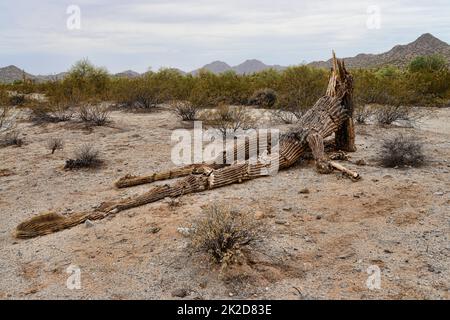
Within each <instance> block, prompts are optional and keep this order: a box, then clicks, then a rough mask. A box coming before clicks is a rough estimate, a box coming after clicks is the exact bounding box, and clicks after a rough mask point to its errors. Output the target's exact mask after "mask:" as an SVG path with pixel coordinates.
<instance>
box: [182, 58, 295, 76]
mask: <svg viewBox="0 0 450 320" xmlns="http://www.w3.org/2000/svg"><path fill="white" fill-rule="evenodd" d="M286 68H287V67H283V66H279V65H273V66H270V65H266V64H264V63H263V62H261V61H259V60H255V59H252V60H247V61H245V62H243V63H241V64H239V65H237V66H234V67H232V66H230V65H228V64H227V63H225V62H222V61H214V62H212V63H210V64H207V65H205V66H203V67H202V68H200V69H197V70H194V71H191V72H190V73H191V74H193V75H195V74H197V73H199V72H200V71H201V70H207V71H210V72H212V73H216V74H219V73H224V72H227V71H234V72H236V73H237V74H252V73H257V72H261V71H264V70H268V69H274V70H278V71H281V70H284V69H286Z"/></svg>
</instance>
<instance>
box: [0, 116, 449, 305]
mask: <svg viewBox="0 0 450 320" xmlns="http://www.w3.org/2000/svg"><path fill="white" fill-rule="evenodd" d="M430 114H431V115H429V116H427V117H426V118H423V119H422V120H421V121H420V122H419V123H418V124H417V125H416V126H415V127H413V128H403V127H398V126H391V127H389V128H385V127H381V126H378V125H359V126H357V147H358V151H357V152H355V153H352V154H351V159H350V160H349V161H342V164H344V165H345V166H347V167H348V168H351V169H354V170H357V171H358V172H359V173H360V174H361V175H362V180H361V181H359V182H352V181H351V180H349V179H347V178H344V177H342V175H341V174H339V173H333V174H331V175H320V174H318V173H316V171H315V170H314V165H313V163H312V162H311V161H303V162H301V163H299V164H298V165H296V166H294V167H293V168H291V169H289V170H286V171H283V172H280V173H278V175H277V176H274V177H264V178H261V179H258V180H253V181H249V182H246V183H243V184H238V185H232V186H228V187H225V188H222V189H218V190H212V191H205V192H203V193H199V194H193V195H186V196H183V197H182V198H181V199H180V203H179V205H178V206H173V205H171V204H170V203H168V201H161V202H158V203H153V204H149V205H146V206H143V207H139V208H135V209H131V210H128V211H124V212H121V213H118V214H116V215H115V216H110V217H108V218H106V219H104V220H100V221H95V222H93V226H88V225H85V224H82V225H79V226H76V227H74V228H72V229H70V230H64V231H61V232H58V233H55V234H51V235H47V236H43V237H39V238H35V239H30V240H18V239H15V238H14V229H15V227H16V226H17V225H18V224H19V223H20V222H22V221H24V220H26V219H29V218H30V217H33V216H34V215H36V214H38V213H40V212H49V211H54V212H58V213H62V214H65V215H70V214H72V213H74V212H80V211H88V210H93V208H95V207H97V206H98V205H99V204H101V203H102V202H104V201H108V200H116V199H119V198H124V197H128V196H132V195H136V194H140V193H142V192H145V191H146V190H148V189H149V188H151V187H152V186H151V185H144V186H139V187H136V188H130V189H124V190H117V189H115V188H114V186H113V183H114V181H116V180H117V179H118V178H120V177H122V176H123V175H125V174H147V173H151V172H154V171H157V170H161V169H168V168H171V167H173V165H172V164H171V161H170V154H171V148H172V145H171V142H170V137H171V134H172V131H173V130H174V129H176V128H181V127H183V126H184V125H183V124H182V123H180V121H179V120H177V119H176V118H175V117H174V116H173V114H172V113H170V112H169V111H167V110H161V111H158V112H154V113H146V114H142V113H124V112H121V111H114V112H113V113H112V115H111V118H112V123H111V124H110V125H108V126H106V127H96V128H93V129H86V128H84V127H83V126H82V125H81V124H79V123H59V124H48V125H39V126H37V125H33V124H32V123H30V122H26V121H22V122H20V124H19V129H20V132H21V134H22V137H23V138H24V141H25V144H24V145H23V146H22V147H20V148H17V147H7V148H2V149H0V215H1V216H0V219H1V220H0V221H1V223H0V257H1V258H0V273H1V276H0V298H2V299H14V298H18V299H43V298H46V299H174V298H175V299H181V298H179V297H173V295H174V294H175V295H177V294H176V293H177V291H178V292H183V291H184V294H183V295H185V294H187V296H186V297H184V299H228V298H230V297H232V298H235V299H376V298H379V299H449V298H450V292H449V288H450V251H449V249H450V242H449V235H450V210H449V208H450V173H449V172H450V125H449V123H450V109H448V108H443V109H434V110H432V112H431V113H430ZM265 125H266V126H273V124H271V123H269V122H268V123H265ZM277 126H278V127H279V128H281V129H284V128H285V127H284V126H283V125H277ZM399 132H401V133H405V134H413V135H415V136H416V137H417V138H418V139H420V140H421V141H423V142H424V144H425V152H426V156H427V159H426V164H425V165H424V166H422V167H420V168H409V169H388V168H383V167H381V166H380V165H379V163H378V161H377V154H378V153H379V150H380V145H381V141H382V140H383V139H384V138H386V137H388V136H391V135H394V134H396V133H399ZM51 137H60V138H62V139H63V140H64V142H65V148H64V149H63V150H58V151H56V152H55V154H53V155H51V154H50V152H49V150H48V149H47V148H46V144H47V141H48V140H49V138H51ZM83 143H94V145H95V147H96V148H97V149H98V150H99V151H100V152H101V156H102V158H103V159H104V160H105V164H104V166H103V167H101V168H99V169H96V170H78V171H66V170H64V169H63V166H64V162H65V160H66V159H68V158H69V157H71V156H72V154H73V151H74V149H76V147H77V146H80V145H81V144H83ZM360 159H363V160H364V161H365V162H366V165H356V162H357V160H360ZM305 189H308V190H305ZM211 203H223V204H229V205H232V206H233V207H234V208H236V209H238V210H240V211H241V212H244V213H245V214H248V215H252V216H253V215H254V216H255V219H259V221H260V222H261V223H262V224H263V225H264V226H265V231H264V233H263V234H262V236H261V239H260V241H258V242H257V244H256V245H255V248H254V249H253V251H252V253H251V260H250V262H251V263H248V264H246V265H244V266H239V267H236V269H235V270H233V269H232V270H231V271H230V272H229V273H224V272H220V268H219V267H218V266H216V265H214V264H213V263H211V262H209V260H208V259H207V257H205V256H203V255H201V254H198V253H194V252H192V250H189V237H186V236H185V235H183V234H181V233H180V232H179V231H178V228H180V227H181V228H183V227H190V226H191V224H192V223H193V221H195V220H197V219H199V218H201V217H202V215H203V213H202V208H204V207H205V206H206V205H208V204H211ZM71 266H76V267H78V268H79V270H80V274H81V288H80V289H73V290H71V289H69V288H68V287H67V280H68V278H69V277H70V276H71V274H70V272H69V273H68V268H69V271H70V267H71ZM371 266H372V267H373V266H376V267H375V268H379V269H380V270H381V278H380V280H381V283H380V285H381V287H380V288H379V289H373V290H371V289H369V288H368V287H367V284H366V281H367V280H368V277H369V274H368V272H367V270H368V268H369V267H371ZM178 295H179V294H178Z"/></svg>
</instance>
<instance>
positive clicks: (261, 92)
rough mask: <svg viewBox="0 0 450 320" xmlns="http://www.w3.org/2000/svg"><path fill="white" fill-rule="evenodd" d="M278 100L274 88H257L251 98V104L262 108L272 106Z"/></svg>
mask: <svg viewBox="0 0 450 320" xmlns="http://www.w3.org/2000/svg"><path fill="white" fill-rule="evenodd" d="M276 102H277V93H276V92H275V90H273V89H269V88H265V89H258V90H256V91H255V92H254V93H253V95H252V97H251V98H250V100H249V104H251V105H255V106H258V107H261V108H272V107H273V106H274V105H275V103H276Z"/></svg>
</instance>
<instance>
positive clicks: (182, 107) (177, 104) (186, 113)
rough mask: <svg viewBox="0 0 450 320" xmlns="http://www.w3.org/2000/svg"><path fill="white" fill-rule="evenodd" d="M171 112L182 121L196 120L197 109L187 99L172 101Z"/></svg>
mask: <svg viewBox="0 0 450 320" xmlns="http://www.w3.org/2000/svg"><path fill="white" fill-rule="evenodd" d="M170 104H171V107H172V112H173V113H175V115H176V116H178V117H179V118H180V119H181V120H183V121H195V120H198V112H199V109H198V108H197V107H196V106H195V105H193V104H192V103H191V102H189V101H172V102H171V103H170Z"/></svg>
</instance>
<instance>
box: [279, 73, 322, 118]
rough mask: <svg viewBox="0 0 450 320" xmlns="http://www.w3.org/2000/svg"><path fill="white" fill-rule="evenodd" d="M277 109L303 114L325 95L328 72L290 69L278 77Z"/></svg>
mask: <svg viewBox="0 0 450 320" xmlns="http://www.w3.org/2000/svg"><path fill="white" fill-rule="evenodd" d="M279 81H280V83H279V86H278V87H277V88H274V89H275V90H277V92H278V98H279V99H278V103H277V106H278V109H281V110H285V111H290V112H298V111H300V112H304V111H305V110H308V109H309V108H311V107H312V106H313V105H314V104H315V103H316V101H317V100H318V99H319V98H320V97H321V96H323V95H324V94H325V91H326V88H327V83H328V72H327V71H325V70H322V69H314V68H311V67H308V66H299V67H291V68H288V69H286V70H285V71H284V72H283V73H282V74H281V77H280V80H279Z"/></svg>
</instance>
